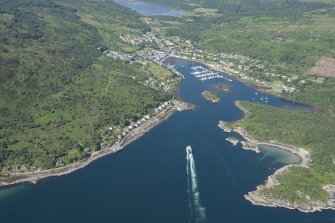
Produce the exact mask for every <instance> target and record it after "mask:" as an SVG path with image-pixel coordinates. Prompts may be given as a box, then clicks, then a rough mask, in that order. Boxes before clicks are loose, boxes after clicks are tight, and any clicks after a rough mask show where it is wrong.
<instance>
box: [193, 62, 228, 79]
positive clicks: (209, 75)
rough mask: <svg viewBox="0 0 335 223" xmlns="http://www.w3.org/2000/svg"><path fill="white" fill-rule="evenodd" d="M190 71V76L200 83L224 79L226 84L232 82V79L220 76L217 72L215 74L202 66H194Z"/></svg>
mask: <svg viewBox="0 0 335 223" xmlns="http://www.w3.org/2000/svg"><path fill="white" fill-rule="evenodd" d="M191 69H192V72H191V74H192V75H193V76H195V77H196V78H198V79H199V80H201V81H207V80H212V79H224V80H226V81H228V82H232V81H233V80H232V79H230V78H228V77H226V76H224V75H222V74H220V73H219V72H215V71H213V70H211V69H208V68H206V67H203V66H194V67H191Z"/></svg>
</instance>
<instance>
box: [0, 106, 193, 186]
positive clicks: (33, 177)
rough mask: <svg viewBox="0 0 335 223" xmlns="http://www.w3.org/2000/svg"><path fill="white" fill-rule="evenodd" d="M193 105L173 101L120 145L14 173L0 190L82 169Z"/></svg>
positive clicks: (117, 150)
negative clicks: (69, 161) (66, 162)
mask: <svg viewBox="0 0 335 223" xmlns="http://www.w3.org/2000/svg"><path fill="white" fill-rule="evenodd" d="M193 108H194V105H191V104H188V103H184V102H181V101H177V100H175V101H174V103H173V106H172V107H170V108H168V109H166V110H164V111H161V112H160V113H159V114H157V115H156V116H154V117H153V118H152V119H150V120H148V121H147V123H145V124H143V125H142V126H140V127H138V128H136V129H134V130H133V131H131V132H130V133H129V135H128V136H127V137H125V138H124V139H123V140H122V141H121V142H120V143H118V144H116V145H113V146H111V147H108V148H104V149H102V150H100V151H97V152H94V153H93V154H92V155H91V156H90V157H89V158H87V159H86V160H82V161H79V162H76V163H73V164H70V165H67V166H63V167H58V168H54V169H49V170H42V171H34V172H27V173H15V174H12V175H10V176H9V177H8V178H5V179H3V180H0V188H2V187H8V186H12V185H16V184H22V183H37V182H38V181H40V180H42V179H45V178H49V177H56V176H62V175H66V174H69V173H72V172H74V171H76V170H79V169H81V168H84V167H86V166H88V165H89V164H91V163H92V162H94V161H95V160H97V159H99V158H101V157H104V156H106V155H109V154H113V153H116V152H119V151H121V150H123V149H124V148H125V147H126V146H127V145H128V144H130V143H132V142H134V141H135V140H136V139H138V138H139V137H141V136H143V135H144V134H145V133H146V132H148V131H149V130H151V129H152V128H153V127H155V126H157V125H158V124H160V123H161V122H163V121H164V120H166V119H168V118H169V117H170V116H171V115H172V114H173V113H174V112H176V111H183V110H188V109H193Z"/></svg>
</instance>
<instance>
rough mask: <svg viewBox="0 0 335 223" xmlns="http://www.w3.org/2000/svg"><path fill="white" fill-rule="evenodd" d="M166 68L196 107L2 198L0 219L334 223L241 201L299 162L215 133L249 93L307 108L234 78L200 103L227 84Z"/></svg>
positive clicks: (178, 63) (177, 63) (181, 67)
mask: <svg viewBox="0 0 335 223" xmlns="http://www.w3.org/2000/svg"><path fill="white" fill-rule="evenodd" d="M164 63H165V64H168V63H169V64H170V65H171V67H172V66H173V67H174V69H175V70H176V71H178V72H179V73H181V74H182V75H184V76H185V78H186V79H185V81H183V82H182V83H181V85H180V89H179V94H180V97H181V98H182V99H183V100H184V101H185V102H188V103H192V104H194V105H196V106H197V109H195V110H188V111H183V112H176V113H174V114H173V115H171V116H170V117H169V118H168V119H167V120H165V121H164V122H162V123H160V124H159V125H157V126H156V127H154V128H153V129H151V130H150V131H148V132H147V133H146V134H145V135H144V136H143V137H141V138H138V139H137V141H134V142H133V143H131V144H129V145H127V146H126V147H125V148H124V149H123V150H122V152H119V153H117V154H115V155H110V156H105V157H103V158H101V159H99V160H96V161H95V162H93V163H91V164H90V165H89V166H87V167H85V168H83V169H80V170H78V171H76V172H73V173H71V174H69V175H64V176H60V177H55V178H50V179H46V180H43V181H42V182H39V183H37V184H33V185H32V184H24V185H19V186H15V187H10V188H8V189H3V190H0V209H1V214H2V221H3V222H18V223H19V222H34V223H44V222H45V221H46V219H47V222H48V223H58V222H62V223H73V222H81V223H91V222H122V223H133V222H145V223H157V222H159V223H171V222H180V223H196V222H199V223H200V222H207V223H221V222H236V223H242V222H257V223H269V222H275V223H286V222H308V223H320V222H322V223H333V222H334V212H332V211H323V212H315V213H309V214H306V213H302V212H298V211H294V210H288V209H283V208H268V207H261V206H254V205H252V204H251V203H250V202H249V201H247V200H245V198H244V195H245V194H247V193H248V192H250V191H252V190H254V189H255V188H256V187H257V186H258V185H260V184H262V183H263V182H264V181H265V180H266V179H267V177H268V176H269V175H271V174H273V173H274V172H275V170H277V169H278V168H280V167H282V166H283V165H285V164H287V162H289V163H292V162H296V158H295V157H292V154H291V153H288V152H287V151H286V152H285V154H284V153H283V151H282V150H273V149H272V148H264V149H265V150H267V151H268V152H267V153H266V152H262V153H258V154H257V153H254V152H252V151H245V150H243V149H242V145H241V143H238V144H236V145H235V146H233V144H232V143H231V142H228V141H226V140H225V139H226V138H229V137H232V138H236V139H237V140H239V141H241V140H242V139H241V136H240V135H238V134H237V133H235V132H231V131H230V132H223V131H222V130H221V129H220V128H218V127H217V123H218V121H219V120H224V121H237V120H240V119H241V118H243V117H244V113H243V112H242V111H241V110H240V109H239V108H237V107H236V106H235V101H237V100H246V101H252V97H255V91H256V92H257V94H258V95H259V96H257V98H258V97H264V99H265V97H267V98H268V101H269V102H268V104H269V105H271V106H275V107H280V108H287V109H299V110H308V109H309V108H308V107H306V106H303V105H299V104H293V103H290V102H287V101H284V100H282V99H280V98H278V97H275V96H273V95H268V94H265V93H262V92H259V91H257V90H256V89H255V88H254V87H252V86H249V85H245V84H244V83H241V82H240V81H237V80H236V79H233V78H231V79H232V82H231V83H230V85H231V93H229V94H227V93H226V92H223V91H217V92H216V93H217V95H218V97H220V99H221V100H220V102H219V103H217V104H215V105H214V104H212V103H208V102H206V101H205V100H203V99H202V97H201V92H203V91H205V90H211V89H213V88H214V86H216V85H219V84H223V83H224V82H226V81H225V80H224V79H213V80H212V81H200V80H199V79H198V78H196V77H195V76H194V75H193V74H191V72H192V71H194V70H193V69H191V67H196V66H203V67H204V65H202V64H199V63H196V62H193V61H187V60H182V59H177V58H168V59H167V60H166V61H164ZM219 75H225V74H221V73H219ZM257 102H258V101H257ZM259 103H263V104H265V101H264V100H263V101H259ZM147 118H150V117H147ZM142 125H143V123H142ZM187 145H191V146H192V151H191V153H190V152H189V151H188V150H186V149H185V148H186V147H187ZM185 150H186V151H185ZM291 157H292V158H291ZM284 161H285V163H284ZM64 195H66V196H64ZM31 204H34V205H31ZM17 210H20V214H17ZM242 212H243V214H241V213H242ZM32 213H38V215H37V214H32Z"/></svg>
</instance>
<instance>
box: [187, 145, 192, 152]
mask: <svg viewBox="0 0 335 223" xmlns="http://www.w3.org/2000/svg"><path fill="white" fill-rule="evenodd" d="M186 153H187V154H192V147H191V146H187V147H186Z"/></svg>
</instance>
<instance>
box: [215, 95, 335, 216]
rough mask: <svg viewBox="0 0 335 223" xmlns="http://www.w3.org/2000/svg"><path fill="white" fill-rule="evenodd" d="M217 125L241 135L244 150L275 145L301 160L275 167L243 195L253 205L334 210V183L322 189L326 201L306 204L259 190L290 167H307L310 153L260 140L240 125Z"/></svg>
mask: <svg viewBox="0 0 335 223" xmlns="http://www.w3.org/2000/svg"><path fill="white" fill-rule="evenodd" d="M235 105H236V106H237V107H238V108H239V109H241V110H242V111H243V112H244V114H245V115H244V117H243V118H242V119H246V118H248V117H249V116H250V112H248V111H247V110H246V109H244V108H243V107H242V106H241V104H240V102H239V101H236V102H235ZM218 127H219V128H221V129H222V130H223V131H224V132H229V133H232V132H236V133H238V134H239V135H241V136H242V137H243V138H244V140H245V141H242V142H241V143H242V148H243V149H245V150H253V151H255V152H256V153H259V152H260V150H259V145H261V144H262V145H268V146H272V147H277V148H279V149H283V150H287V151H289V152H291V153H293V154H295V155H297V156H299V157H300V159H301V161H300V163H298V164H288V165H285V166H283V167H281V168H279V169H277V170H276V171H275V172H274V173H273V174H272V175H270V176H268V178H267V180H266V181H265V182H264V184H262V185H259V186H257V188H256V190H254V191H251V192H249V193H248V194H246V195H244V197H245V199H247V200H248V201H250V202H251V203H252V204H254V205H261V206H267V207H284V208H288V209H298V210H299V211H301V212H305V213H310V212H315V211H321V210H325V209H332V210H335V202H334V193H335V185H326V186H324V187H323V189H324V190H325V191H326V192H328V194H329V199H328V201H326V202H321V201H318V202H315V201H312V202H310V203H307V204H299V203H295V202H291V201H288V200H286V199H277V198H271V197H269V196H265V195H264V194H262V193H261V192H262V191H263V190H264V189H268V188H272V187H274V186H276V185H278V184H279V182H278V180H277V177H279V176H280V175H282V174H284V173H286V172H287V171H288V170H289V169H290V168H291V167H303V168H309V165H310V163H311V159H310V153H309V152H308V151H307V150H305V149H303V148H299V147H295V146H291V145H286V144H283V143H280V142H278V141H274V140H270V141H260V140H257V139H255V138H253V137H252V136H251V135H250V134H249V133H248V132H247V131H246V130H245V129H243V128H241V127H234V126H233V123H229V122H224V121H220V122H219V124H218Z"/></svg>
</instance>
